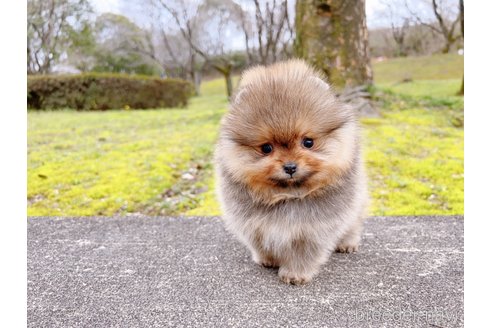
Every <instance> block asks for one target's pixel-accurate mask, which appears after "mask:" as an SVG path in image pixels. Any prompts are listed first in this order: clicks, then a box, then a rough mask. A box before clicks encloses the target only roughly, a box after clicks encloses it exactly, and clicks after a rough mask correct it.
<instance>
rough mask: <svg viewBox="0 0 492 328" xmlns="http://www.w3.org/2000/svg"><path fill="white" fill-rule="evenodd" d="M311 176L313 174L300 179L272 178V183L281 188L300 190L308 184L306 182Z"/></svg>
mask: <svg viewBox="0 0 492 328" xmlns="http://www.w3.org/2000/svg"><path fill="white" fill-rule="evenodd" d="M311 175H312V174H308V175H306V176H303V177H300V178H295V177H290V178H286V179H278V178H270V181H271V182H273V183H274V184H275V185H276V186H277V187H280V188H300V187H302V186H303V185H304V183H306V181H307V180H308V179H309V177H310V176H311Z"/></svg>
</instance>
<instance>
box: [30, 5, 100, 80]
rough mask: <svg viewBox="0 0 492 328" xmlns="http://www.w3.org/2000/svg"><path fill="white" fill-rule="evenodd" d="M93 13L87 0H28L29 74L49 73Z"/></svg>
mask: <svg viewBox="0 0 492 328" xmlns="http://www.w3.org/2000/svg"><path fill="white" fill-rule="evenodd" d="M90 12H91V6H90V4H89V2H88V0H28V1H27V73H28V74H46V73H50V72H51V70H52V68H53V66H54V64H56V63H58V62H59V60H60V57H61V56H62V54H64V53H65V52H66V50H67V49H68V47H70V44H71V41H72V39H71V36H73V35H74V34H76V33H77V31H81V30H83V29H84V28H86V24H87V15H88V14H89V13H90Z"/></svg>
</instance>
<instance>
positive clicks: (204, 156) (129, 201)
mask: <svg viewBox="0 0 492 328" xmlns="http://www.w3.org/2000/svg"><path fill="white" fill-rule="evenodd" d="M460 61H461V63H462V57H459V56H456V55H454V56H453V55H441V56H432V57H422V58H409V59H395V60H389V61H386V62H381V63H375V64H374V71H375V79H376V84H377V86H378V87H377V88H376V91H375V98H376V99H377V103H378V104H379V105H380V106H379V107H380V110H381V113H382V117H381V118H377V119H364V120H362V123H363V126H364V136H365V144H364V146H365V147H364V153H365V159H366V163H367V171H368V174H369V176H370V188H371V194H372V198H373V202H372V207H371V214H373V215H407V214H462V213H463V128H462V127H460V122H462V117H463V112H462V109H463V99H462V98H459V97H455V96H454V94H455V92H456V91H457V89H458V88H459V85H460V84H459V83H460V81H461V74H462V66H461V68H460V69H458V68H457V67H458V66H459V65H458V64H456V63H459V62H460ZM410 65H411V66H414V67H421V68H422V69H420V68H419V69H415V70H412V71H413V72H414V73H415V75H414V76H413V77H412V78H413V79H414V81H413V82H409V83H398V82H399V81H401V80H402V77H403V78H405V77H407V76H406V75H405V74H407V72H406V70H407V69H408V67H409V66H410ZM461 65H462V64H461ZM426 72H427V74H426ZM417 73H418V74H417ZM226 110H227V101H226V97H225V95H224V82H223V81H222V80H220V79H219V80H212V81H209V82H206V83H204V85H203V86H202V95H201V96H200V97H195V98H194V99H192V101H191V103H190V105H189V108H187V109H166V110H146V111H107V112H95V113H91V112H74V111H69V110H67V111H53V112H29V113H28V215H31V216H36V215H52V216H54V215H57V216H76V215H115V214H126V213H142V214H149V215H164V214H181V215H217V214H220V211H219V208H218V205H217V202H216V200H215V195H214V186H213V185H214V179H213V168H212V165H211V163H210V159H211V156H212V150H213V144H214V140H215V138H216V137H217V127H218V123H219V121H220V118H221V116H222V114H223V113H224V112H225V111H226Z"/></svg>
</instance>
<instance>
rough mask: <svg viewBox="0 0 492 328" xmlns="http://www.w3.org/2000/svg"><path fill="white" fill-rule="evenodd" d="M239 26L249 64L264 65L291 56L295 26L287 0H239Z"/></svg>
mask: <svg viewBox="0 0 492 328" xmlns="http://www.w3.org/2000/svg"><path fill="white" fill-rule="evenodd" d="M237 3H238V4H240V5H241V6H242V10H241V14H240V22H241V30H242V33H243V35H244V41H245V45H246V53H247V56H248V62H249V64H252V63H255V62H256V63H260V64H262V65H267V64H270V63H272V62H275V61H277V60H278V59H282V58H288V57H291V56H292V42H293V39H294V28H293V21H292V15H290V14H289V10H290V9H291V7H290V3H293V2H289V1H288V0H280V1H277V0H264V1H258V0H241V1H237Z"/></svg>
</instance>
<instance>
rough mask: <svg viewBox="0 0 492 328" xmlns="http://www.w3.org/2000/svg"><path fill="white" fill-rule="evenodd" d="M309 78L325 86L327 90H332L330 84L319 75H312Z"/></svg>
mask: <svg viewBox="0 0 492 328" xmlns="http://www.w3.org/2000/svg"><path fill="white" fill-rule="evenodd" d="M309 80H311V81H313V82H314V83H316V85H317V86H319V87H321V88H323V89H324V90H326V91H328V90H330V85H329V84H328V83H326V82H325V81H323V80H322V79H321V78H319V77H317V76H310V77H309Z"/></svg>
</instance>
